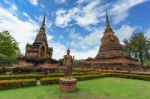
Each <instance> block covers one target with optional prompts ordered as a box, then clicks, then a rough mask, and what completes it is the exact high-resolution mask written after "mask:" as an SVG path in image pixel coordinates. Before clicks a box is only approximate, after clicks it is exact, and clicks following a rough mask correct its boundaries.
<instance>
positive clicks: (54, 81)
mask: <svg viewBox="0 0 150 99" xmlns="http://www.w3.org/2000/svg"><path fill="white" fill-rule="evenodd" d="M40 83H41V85H48V84H57V83H58V78H42V79H41V80H40Z"/></svg>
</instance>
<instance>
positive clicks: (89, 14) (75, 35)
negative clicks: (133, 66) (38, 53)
mask: <svg viewBox="0 0 150 99" xmlns="http://www.w3.org/2000/svg"><path fill="white" fill-rule="evenodd" d="M106 9H108V13H109V17H110V22H111V26H112V28H113V30H114V32H115V34H116V35H117V36H118V38H119V40H120V42H121V43H122V41H123V40H124V39H128V38H130V36H131V35H132V34H133V33H135V32H141V31H142V32H144V33H145V36H148V37H150V0H1V1H0V31H3V30H9V32H10V33H11V35H12V36H13V37H14V38H15V39H16V40H17V42H19V47H20V49H21V52H22V53H23V54H24V53H25V45H26V44H27V43H33V41H34V39H35V36H36V34H37V33H38V31H39V28H40V25H41V22H42V18H43V16H44V15H46V33H47V38H48V43H49V46H50V47H53V49H54V53H53V58H55V59H59V58H62V57H63V55H64V54H65V52H66V49H67V48H68V47H69V48H70V49H71V53H72V55H74V56H75V58H76V59H85V58H88V57H95V56H96V54H97V52H98V49H99V46H100V39H101V37H102V35H103V31H104V29H105V10H106Z"/></svg>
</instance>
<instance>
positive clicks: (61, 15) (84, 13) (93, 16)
mask: <svg viewBox="0 0 150 99" xmlns="http://www.w3.org/2000/svg"><path fill="white" fill-rule="evenodd" d="M99 4H100V1H99V0H94V1H91V2H90V3H88V4H86V6H81V5H80V4H79V5H77V6H75V7H73V8H71V9H67V10H66V9H59V10H57V12H56V19H55V24H56V26H60V27H66V26H68V25H69V23H70V22H71V21H75V23H76V24H78V25H79V26H81V27H87V26H89V25H96V24H97V23H98V22H99V21H101V20H99V17H102V16H103V14H104V13H100V12H101V11H103V9H105V6H100V7H99Z"/></svg>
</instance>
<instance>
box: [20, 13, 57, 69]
mask: <svg viewBox="0 0 150 99" xmlns="http://www.w3.org/2000/svg"><path fill="white" fill-rule="evenodd" d="M45 31H46V29H45V16H44V18H43V22H42V25H41V28H40V30H39V32H38V34H37V35H36V38H35V41H34V42H33V44H28V43H27V45H26V52H25V56H24V57H22V58H20V59H19V60H18V61H19V62H18V67H37V66H38V67H42V66H44V67H50V66H52V64H55V63H57V61H56V60H54V59H52V53H53V48H52V47H48V42H47V37H46V33H45Z"/></svg>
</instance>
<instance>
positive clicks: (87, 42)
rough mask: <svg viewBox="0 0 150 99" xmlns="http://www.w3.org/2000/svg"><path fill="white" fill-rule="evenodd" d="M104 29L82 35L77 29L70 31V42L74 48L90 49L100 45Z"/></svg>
mask: <svg viewBox="0 0 150 99" xmlns="http://www.w3.org/2000/svg"><path fill="white" fill-rule="evenodd" d="M103 31H104V29H102V28H100V29H96V30H93V31H92V32H91V33H90V34H89V35H86V36H82V35H80V34H79V33H76V32H75V30H71V31H70V35H69V37H70V42H69V44H70V45H71V46H72V47H74V48H82V49H88V48H91V47H93V46H97V45H99V42H100V39H101V37H102V35H103Z"/></svg>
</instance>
